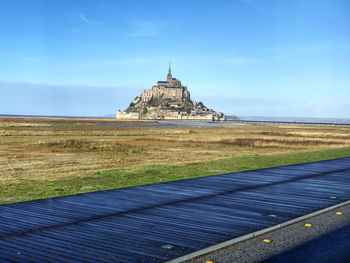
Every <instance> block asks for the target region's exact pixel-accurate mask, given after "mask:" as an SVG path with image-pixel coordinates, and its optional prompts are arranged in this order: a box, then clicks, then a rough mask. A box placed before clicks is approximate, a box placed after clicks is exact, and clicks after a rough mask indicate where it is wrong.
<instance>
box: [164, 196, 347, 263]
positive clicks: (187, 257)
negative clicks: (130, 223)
mask: <svg viewBox="0 0 350 263" xmlns="http://www.w3.org/2000/svg"><path fill="white" fill-rule="evenodd" d="M348 204H350V200H348V201H346V202H343V203H340V204H337V205H333V206H330V207H326V208H324V209H321V210H318V211H316V212H313V213H310V214H307V215H304V216H300V217H297V218H294V219H292V220H289V221H286V222H283V223H281V224H278V225H274V226H271V227H268V228H265V229H262V230H259V231H255V232H253V233H249V234H247V235H244V236H240V237H237V238H234V239H231V240H227V241H225V242H222V243H219V244H216V245H214V246H211V247H207V248H204V249H201V250H198V251H195V252H193V253H190V254H187V255H184V256H181V257H178V258H175V259H172V260H169V261H166V263H180V262H184V261H186V260H190V259H193V258H196V257H199V256H202V255H205V254H208V253H211V252H214V251H216V250H219V249H221V248H224V247H227V246H230V245H233V244H235V243H238V242H242V241H245V240H248V239H250V238H253V237H256V236H261V235H263V234H266V233H268V232H271V231H274V230H276V229H279V228H282V227H285V226H288V225H291V224H295V223H298V222H300V221H303V220H305V219H308V218H311V217H314V216H317V215H320V214H323V213H325V212H328V211H331V210H333V209H336V208H339V207H342V206H344V205H348Z"/></svg>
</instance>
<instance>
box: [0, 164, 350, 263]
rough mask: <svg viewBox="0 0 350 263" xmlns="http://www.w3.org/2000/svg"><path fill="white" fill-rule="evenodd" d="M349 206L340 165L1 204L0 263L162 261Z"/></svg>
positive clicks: (349, 182) (344, 167)
mask: <svg viewBox="0 0 350 263" xmlns="http://www.w3.org/2000/svg"><path fill="white" fill-rule="evenodd" d="M349 199H350V158H342V159H334V160H328V161H321V162H314V163H307V164H299V165H291V166H283V167H276V168H269V169H261V170H254V171H247V172H238V173H230V174H223V175H215V176H209V177H202V178H195V179H188V180H181V181H174V182H166V183H160V184H153V185H144V186H137V187H130V188H124V189H116V190H109V191H100V192H94V193H87V194H78V195H72V196H65V197H59V198H50V199H44V200H37V201H30V202H23V203H17V204H9V205H1V206H0V261H1V262H6V261H9V262H164V261H167V260H170V259H174V258H177V257H179V256H182V255H185V254H188V253H191V252H194V251H196V250H200V249H203V248H205V247H209V246H212V245H214V244H217V243H220V242H223V241H226V240H229V239H232V238H235V237H239V236H242V235H245V234H248V233H250V232H254V231H257V230H260V229H263V228H266V227H269V226H272V225H275V224H278V223H281V222H284V221H287V220H290V219H292V218H296V217H299V216H302V215H305V214H308V213H311V212H313V211H316V210H319V209H322V208H325V207H328V206H331V205H335V204H338V203H341V202H343V201H345V200H349ZM271 215H275V216H271ZM164 245H171V246H173V248H172V249H166V248H162V246H164Z"/></svg>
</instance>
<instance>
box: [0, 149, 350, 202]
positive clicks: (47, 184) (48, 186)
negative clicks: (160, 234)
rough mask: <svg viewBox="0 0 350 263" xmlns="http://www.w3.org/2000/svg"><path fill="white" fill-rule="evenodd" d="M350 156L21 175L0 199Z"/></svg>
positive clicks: (334, 153) (346, 152)
mask: <svg viewBox="0 0 350 263" xmlns="http://www.w3.org/2000/svg"><path fill="white" fill-rule="evenodd" d="M349 156H350V147H343V148H333V149H326V150H317V151H310V152H299V153H292V154H291V153H288V154H273V155H259V154H246V155H239V156H232V157H226V158H220V159H216V160H211V161H200V162H188V163H175V164H154V165H139V166H131V167H130V168H119V169H108V170H102V171H100V172H97V173H95V174H94V175H93V176H90V177H83V178H72V179H61V180H56V181H45V180H29V179H21V180H20V181H19V182H16V183H9V184H5V185H0V203H1V204H5V203H13V202H19V201H26V200H33V199H41V198H48V197H56V196H62V195H69V194H76V193H84V192H91V191H98V190H107V189H114V188H121V187H129V186H135V185H144V184H151V183H159V182H165V181H173V180H180V179H187V178H194V177H201V176H208V175H214V174H220V173H228V172H238V171H245V170H252V169H261V168H268V167H276V166H281V165H290V164H297V163H305V162H313V161H319V160H327V159H334V158H341V157H349Z"/></svg>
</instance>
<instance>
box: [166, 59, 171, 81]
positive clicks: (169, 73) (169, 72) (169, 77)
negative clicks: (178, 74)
mask: <svg viewBox="0 0 350 263" xmlns="http://www.w3.org/2000/svg"><path fill="white" fill-rule="evenodd" d="M172 79H173V76H172V75H171V65H170V63H169V71H168V76H167V78H166V80H167V82H168V83H170V82H171V81H172Z"/></svg>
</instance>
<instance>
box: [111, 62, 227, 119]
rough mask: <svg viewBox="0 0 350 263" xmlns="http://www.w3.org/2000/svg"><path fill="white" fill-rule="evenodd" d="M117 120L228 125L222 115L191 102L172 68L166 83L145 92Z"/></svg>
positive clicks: (161, 82)
mask: <svg viewBox="0 0 350 263" xmlns="http://www.w3.org/2000/svg"><path fill="white" fill-rule="evenodd" d="M116 117H117V119H158V120H159V119H164V120H205V121H225V119H226V117H225V115H224V113H222V112H216V111H215V110H213V109H209V108H207V107H206V106H204V104H203V103H202V102H198V103H197V102H194V101H192V100H191V96H190V92H189V91H188V89H187V87H186V86H183V85H182V84H181V81H180V80H178V79H176V78H173V77H172V74H171V66H170V65H169V72H168V75H167V78H166V81H158V82H157V85H154V86H153V87H152V88H151V89H144V90H143V92H142V94H141V96H137V97H135V98H134V100H133V101H132V102H131V103H130V105H129V107H128V108H126V109H125V110H124V111H123V112H121V111H118V112H117V115H116Z"/></svg>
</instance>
